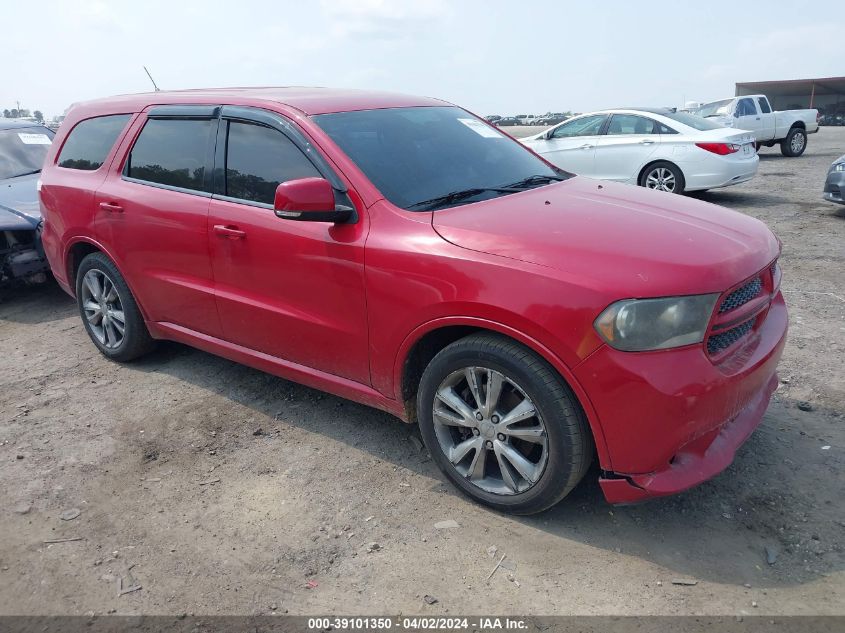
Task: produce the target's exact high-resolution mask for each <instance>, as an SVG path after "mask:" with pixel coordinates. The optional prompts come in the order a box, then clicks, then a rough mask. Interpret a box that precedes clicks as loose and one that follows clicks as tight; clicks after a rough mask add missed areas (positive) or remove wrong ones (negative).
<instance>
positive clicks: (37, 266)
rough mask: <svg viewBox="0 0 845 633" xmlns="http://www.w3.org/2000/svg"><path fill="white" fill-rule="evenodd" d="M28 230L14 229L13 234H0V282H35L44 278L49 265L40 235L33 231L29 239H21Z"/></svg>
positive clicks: (27, 234) (27, 233)
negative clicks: (1, 245)
mask: <svg viewBox="0 0 845 633" xmlns="http://www.w3.org/2000/svg"><path fill="white" fill-rule="evenodd" d="M22 234H23V235H26V236H29V235H30V234H29V232H25V231H14V232H13V235H11V236H10V235H3V234H0V241H2V244H3V248H2V250H0V283H2V284H11V283H16V282H24V283H29V282H37V281H43V280H44V279H46V276H45V273H46V272H47V271H48V270H50V265H49V264H48V263H47V259H46V258H45V257H44V250H43V248H42V247H41V236H40V234H39V233H38V231H33V232H32V236H31V239H30V238H29V237H27V238H26V239H23V240H22V239H21V235H22Z"/></svg>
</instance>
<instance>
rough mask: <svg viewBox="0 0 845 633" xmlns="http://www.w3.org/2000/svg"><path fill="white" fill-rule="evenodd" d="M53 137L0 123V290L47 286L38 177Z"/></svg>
mask: <svg viewBox="0 0 845 633" xmlns="http://www.w3.org/2000/svg"><path fill="white" fill-rule="evenodd" d="M53 134H54V133H53V131H52V130H50V129H48V128H46V127H44V126H42V125H38V124H33V123H30V122H26V121H15V120H9V119H0V285H9V284H12V283H38V282H43V281H46V279H47V272H48V271H49V264H48V263H47V260H46V259H45V258H44V251H43V249H42V247H41V237H40V226H39V225H40V223H41V210H40V207H39V203H38V191H37V184H38V177H39V175H40V173H41V164H42V163H43V162H44V157H45V156H46V155H47V150H48V149H49V147H50V144H51V143H52V140H53Z"/></svg>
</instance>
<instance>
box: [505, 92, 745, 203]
mask: <svg viewBox="0 0 845 633" xmlns="http://www.w3.org/2000/svg"><path fill="white" fill-rule="evenodd" d="M520 140H521V141H522V142H523V143H525V144H526V145H527V146H528V147H530V148H531V149H533V150H534V151H535V152H537V153H538V154H540V155H541V156H543V157H544V158H545V159H547V160H549V161H551V162H552V163H554V164H555V165H557V166H558V167H560V168H562V169H565V170H567V171H571V172H573V173H576V174H579V175H581V176H589V177H591V178H598V179H600V180H613V181H616V182H624V183H628V184H632V185H640V186H641V187H647V188H649V189H659V190H661V191H668V192H673V193H684V192H688V191H703V190H706V189H715V188H717V187H727V186H729V185H735V184H738V183H741V182H745V181H746V180H750V179H751V178H753V177H754V175H755V174H756V173H757V166H758V163H759V160H760V159H759V157H758V156H757V152H756V150H755V147H754V137H753V136H752V135H751V134H750V133H749V132H745V131H742V130H735V129H729V128H724V127H722V126H721V125H719V124H717V123H713V122H711V121H708V120H706V119H702V118H700V117H697V116H694V115H692V114H687V113H684V112H675V111H674V110H672V109H669V108H656V109H647V108H645V109H619V110H602V111H600V112H591V113H589V114H582V115H581V116H577V117H573V118H571V119H569V120H568V121H566V122H564V123H561V124H560V125H557V126H555V127H553V128H552V129H550V130H546V131H544V132H541V133H540V134H536V135H534V136H530V137H528V138H525V139H520Z"/></svg>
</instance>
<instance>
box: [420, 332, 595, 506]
mask: <svg viewBox="0 0 845 633" xmlns="http://www.w3.org/2000/svg"><path fill="white" fill-rule="evenodd" d="M471 380H472V383H473V384H471V383H470V381H471ZM491 385H493V387H491ZM492 394H495V395H492ZM443 398H446V399H445V400H444V399H443ZM493 399H494V400H495V401H494V402H492V403H490V402H489V401H488V400H493ZM447 401H448V402H447ZM417 416H418V417H417V419H418V420H419V425H420V431H421V433H422V437H423V440H424V441H425V444H426V446H427V447H428V449H429V451H430V452H431V455H432V457H433V458H434V461H435V462H436V463H437V465H438V466H439V467H440V469H441V470H442V471H443V473H444V474H445V475H446V477H448V478H449V480H450V481H451V482H452V483H453V484H454V485H455V486H456V487H457V488H458V489H459V490H461V492H463V493H465V494H466V495H468V496H469V497H471V498H472V499H474V500H476V501H479V502H481V503H483V504H485V505H488V506H490V507H492V508H494V509H496V510H500V511H504V512H510V513H513V514H533V513H536V512H541V511H543V510H546V509H547V508H550V507H551V506H553V505H554V504H556V503H557V502H558V501H560V500H561V499H563V498H564V497H565V496H566V495H567V494H569V492H570V491H571V490H572V489H573V488H574V487H575V485H576V484H577V483H578V482H579V481H580V480H581V479H582V478H583V476H584V473H586V471H587V468H588V467H589V466H590V463H591V462H592V458H593V451H594V447H593V438H592V435H591V434H590V429H589V426H588V424H587V421H586V418H585V416H584V413H583V411H582V410H581V407H580V405H579V404H578V402H577V400H576V399H575V396H574V395H573V394H572V392H571V390H570V389H569V387H568V386H567V385H566V383H565V382H564V381H563V380H562V379H561V377H560V376H559V375H558V373H557V372H556V371H555V370H554V369H553V368H552V367H551V366H550V365H549V364H548V363H547V362H546V361H545V360H544V359H542V358H541V357H539V356H538V355H537V354H535V353H534V352H532V351H531V350H529V349H527V348H525V347H523V346H522V345H520V344H518V343H516V342H514V341H512V340H510V339H507V338H505V337H503V336H499V335H496V334H489V333H484V334H473V335H470V336H467V337H466V338H463V339H460V340H458V341H455V342H454V343H452V344H451V345H449V346H447V347H445V348H444V349H443V350H441V351H440V352H439V353H438V354H437V355H436V356H435V357H434V358H433V359H432V361H431V362H430V363H429V365H428V367H426V369H425V371H424V372H423V375H422V378H421V381H420V388H419V391H418V394H417ZM479 416H480V418H481V419H479ZM509 420H511V421H510V422H509ZM479 465H480V468H479Z"/></svg>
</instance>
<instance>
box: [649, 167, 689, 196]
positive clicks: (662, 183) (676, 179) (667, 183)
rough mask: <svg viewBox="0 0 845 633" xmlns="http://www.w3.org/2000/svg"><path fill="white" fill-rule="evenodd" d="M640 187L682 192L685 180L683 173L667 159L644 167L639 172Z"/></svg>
mask: <svg viewBox="0 0 845 633" xmlns="http://www.w3.org/2000/svg"><path fill="white" fill-rule="evenodd" d="M639 185H640V187H645V188H646V189H654V190H655V191H666V192H668V193H684V188H685V187H686V182H685V180H684V174H683V172H681V170H680V169H679V168H678V166H677V165H675V164H673V163H670V162H668V161H660V162H657V163H653V164H651V165H649V166H648V167H646V168H645V169H644V170H643V172H642V173H641V174H640V181H639Z"/></svg>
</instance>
